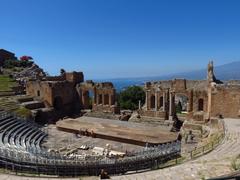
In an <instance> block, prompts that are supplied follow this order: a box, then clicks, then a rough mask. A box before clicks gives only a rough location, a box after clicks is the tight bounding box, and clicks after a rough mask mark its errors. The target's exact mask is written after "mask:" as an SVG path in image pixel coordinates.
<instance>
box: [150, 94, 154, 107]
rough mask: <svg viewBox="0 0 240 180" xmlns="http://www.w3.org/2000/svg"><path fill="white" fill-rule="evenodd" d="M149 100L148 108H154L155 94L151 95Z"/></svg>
mask: <svg viewBox="0 0 240 180" xmlns="http://www.w3.org/2000/svg"><path fill="white" fill-rule="evenodd" d="M150 100H151V103H150V108H151V109H154V108H155V96H154V95H152V96H151V99H150Z"/></svg>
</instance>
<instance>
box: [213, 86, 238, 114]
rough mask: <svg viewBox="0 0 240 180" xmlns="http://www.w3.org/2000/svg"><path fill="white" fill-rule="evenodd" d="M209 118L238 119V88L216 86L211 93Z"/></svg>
mask: <svg viewBox="0 0 240 180" xmlns="http://www.w3.org/2000/svg"><path fill="white" fill-rule="evenodd" d="M211 106H212V107H211V116H218V115H223V117H230V118H238V117H239V115H240V114H239V110H240V86H239V85H238V86H225V85H217V87H216V89H215V90H214V91H213V92H212V104H211Z"/></svg>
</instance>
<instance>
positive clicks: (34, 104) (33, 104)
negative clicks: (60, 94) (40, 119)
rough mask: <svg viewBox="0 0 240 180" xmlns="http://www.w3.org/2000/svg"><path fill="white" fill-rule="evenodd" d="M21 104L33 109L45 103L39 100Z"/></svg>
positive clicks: (41, 106)
mask: <svg viewBox="0 0 240 180" xmlns="http://www.w3.org/2000/svg"><path fill="white" fill-rule="evenodd" d="M22 106H24V107H25V108H27V109H30V110H33V109H39V108H44V107H45V105H44V103H43V102H41V101H29V102H24V103H22Z"/></svg>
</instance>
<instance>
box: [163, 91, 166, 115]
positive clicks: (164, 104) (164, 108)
mask: <svg viewBox="0 0 240 180" xmlns="http://www.w3.org/2000/svg"><path fill="white" fill-rule="evenodd" d="M165 98H166V97H165V92H163V111H165V110H166V107H165V106H166V103H165Z"/></svg>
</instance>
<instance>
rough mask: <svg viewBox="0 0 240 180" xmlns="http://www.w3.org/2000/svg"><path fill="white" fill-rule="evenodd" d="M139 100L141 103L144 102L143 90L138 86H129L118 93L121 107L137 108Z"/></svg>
mask: <svg viewBox="0 0 240 180" xmlns="http://www.w3.org/2000/svg"><path fill="white" fill-rule="evenodd" d="M139 100H140V101H141V105H143V104H144V103H145V92H144V90H143V88H142V87H140V86H130V87H128V88H127V89H125V90H123V91H122V92H120V94H119V95H118V102H119V105H120V108H121V109H130V110H136V109H138V103H139Z"/></svg>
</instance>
